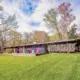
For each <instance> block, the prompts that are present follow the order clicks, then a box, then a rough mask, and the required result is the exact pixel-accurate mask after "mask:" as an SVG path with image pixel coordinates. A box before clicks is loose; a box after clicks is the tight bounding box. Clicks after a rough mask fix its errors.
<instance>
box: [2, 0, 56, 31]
mask: <svg viewBox="0 0 80 80" xmlns="http://www.w3.org/2000/svg"><path fill="white" fill-rule="evenodd" d="M22 1H23V0H17V1H16V0H15V1H14V3H13V4H10V3H9V2H8V0H4V1H3V2H2V6H3V7H4V10H5V12H7V13H8V14H10V15H13V14H15V13H16V15H17V21H18V22H19V26H20V27H19V28H18V31H20V32H24V31H27V32H32V31H34V30H42V31H46V32H48V29H47V28H46V26H45V24H44V23H43V15H44V14H45V13H46V12H47V11H48V10H49V9H50V8H52V7H53V6H54V4H55V0H54V1H53V4H51V3H49V2H48V1H47V0H41V1H40V3H39V5H38V7H37V8H36V10H35V12H34V13H33V14H32V16H31V17H28V16H27V15H25V14H24V13H23V12H22V11H21V10H20V9H19V8H20V5H23V4H22V3H21V2H22ZM30 21H34V22H40V23H41V24H40V26H36V27H32V26H31V25H29V24H28V23H29V22H30Z"/></svg>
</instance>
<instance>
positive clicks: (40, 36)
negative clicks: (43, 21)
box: [34, 31, 48, 43]
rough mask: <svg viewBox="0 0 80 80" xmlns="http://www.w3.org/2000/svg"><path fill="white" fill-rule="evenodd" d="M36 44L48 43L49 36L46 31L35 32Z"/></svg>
mask: <svg viewBox="0 0 80 80" xmlns="http://www.w3.org/2000/svg"><path fill="white" fill-rule="evenodd" d="M34 40H35V42H39V43H44V42H47V41H48V35H47V33H46V32H44V31H35V32H34Z"/></svg>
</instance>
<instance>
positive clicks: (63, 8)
mask: <svg viewBox="0 0 80 80" xmlns="http://www.w3.org/2000/svg"><path fill="white" fill-rule="evenodd" d="M57 11H58V13H59V15H60V16H61V18H60V21H59V27H60V29H59V30H60V32H61V35H62V37H63V39H68V30H67V28H68V27H69V25H70V24H71V23H72V22H73V21H74V20H75V16H74V15H73V14H71V12H72V9H71V4H70V3H67V2H64V3H61V4H60V5H59V6H58V9H57Z"/></svg>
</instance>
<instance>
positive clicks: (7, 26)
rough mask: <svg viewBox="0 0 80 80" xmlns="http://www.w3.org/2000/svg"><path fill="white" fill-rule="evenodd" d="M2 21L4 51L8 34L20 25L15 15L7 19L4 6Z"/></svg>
mask: <svg viewBox="0 0 80 80" xmlns="http://www.w3.org/2000/svg"><path fill="white" fill-rule="evenodd" d="M0 21H1V24H0V47H1V48H2V49H3V48H4V47H5V46H6V41H7V36H8V32H9V31H10V30H12V29H16V28H17V27H18V25H17V21H16V16H15V15H13V16H7V17H5V13H4V10H3V8H2V6H0Z"/></svg>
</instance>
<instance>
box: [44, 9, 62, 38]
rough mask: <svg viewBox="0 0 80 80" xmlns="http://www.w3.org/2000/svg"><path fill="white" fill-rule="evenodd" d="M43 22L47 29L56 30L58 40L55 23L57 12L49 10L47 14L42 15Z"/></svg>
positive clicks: (56, 23)
mask: <svg viewBox="0 0 80 80" xmlns="http://www.w3.org/2000/svg"><path fill="white" fill-rule="evenodd" d="M43 20H44V21H45V23H46V24H47V26H48V27H49V29H50V28H51V30H56V32H57V33H58V35H59V38H61V34H60V32H59V28H58V22H57V12H56V11H55V10H54V9H51V10H49V11H48V13H47V14H45V15H44V19H43Z"/></svg>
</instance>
